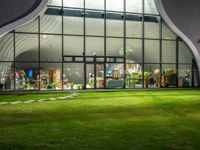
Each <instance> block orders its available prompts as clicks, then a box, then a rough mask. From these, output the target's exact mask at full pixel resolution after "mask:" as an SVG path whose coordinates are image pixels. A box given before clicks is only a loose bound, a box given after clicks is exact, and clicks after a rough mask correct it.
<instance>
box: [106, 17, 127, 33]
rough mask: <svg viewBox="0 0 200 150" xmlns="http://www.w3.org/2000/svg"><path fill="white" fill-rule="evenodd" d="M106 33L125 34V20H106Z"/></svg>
mask: <svg viewBox="0 0 200 150" xmlns="http://www.w3.org/2000/svg"><path fill="white" fill-rule="evenodd" d="M106 28H107V29H106V35H107V36H119V37H123V36H124V30H123V29H124V22H123V20H110V19H107V22H106Z"/></svg>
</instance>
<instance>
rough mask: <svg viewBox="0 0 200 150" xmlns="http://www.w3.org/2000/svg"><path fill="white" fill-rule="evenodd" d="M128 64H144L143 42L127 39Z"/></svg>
mask: <svg viewBox="0 0 200 150" xmlns="http://www.w3.org/2000/svg"><path fill="white" fill-rule="evenodd" d="M126 62H127V63H142V40H140V39H126Z"/></svg>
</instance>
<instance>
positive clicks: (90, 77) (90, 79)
mask: <svg viewBox="0 0 200 150" xmlns="http://www.w3.org/2000/svg"><path fill="white" fill-rule="evenodd" d="M86 75H87V76H86V77H87V79H86V88H89V89H91V88H92V89H93V88H94V85H95V84H94V82H95V81H94V78H95V75H94V64H87V66H86Z"/></svg>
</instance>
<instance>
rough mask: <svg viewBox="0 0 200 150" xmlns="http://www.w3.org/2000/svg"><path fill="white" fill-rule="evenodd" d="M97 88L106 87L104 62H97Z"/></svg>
mask: <svg viewBox="0 0 200 150" xmlns="http://www.w3.org/2000/svg"><path fill="white" fill-rule="evenodd" d="M96 88H98V89H103V88H104V64H96Z"/></svg>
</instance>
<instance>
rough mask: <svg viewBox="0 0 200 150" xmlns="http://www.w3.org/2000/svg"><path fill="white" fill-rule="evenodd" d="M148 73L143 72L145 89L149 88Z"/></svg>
mask: <svg viewBox="0 0 200 150" xmlns="http://www.w3.org/2000/svg"><path fill="white" fill-rule="evenodd" d="M150 74H151V73H150V72H144V85H145V87H146V88H148V86H149V76H150Z"/></svg>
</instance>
